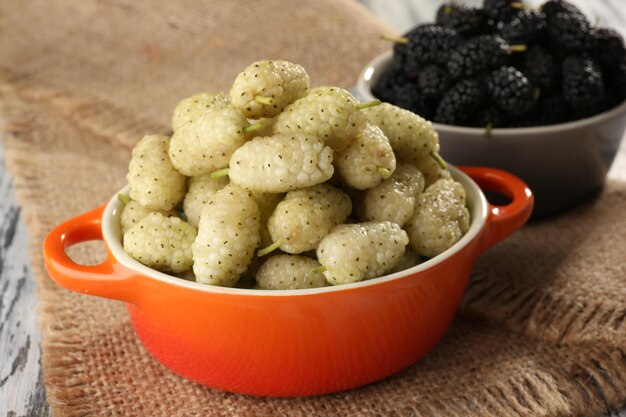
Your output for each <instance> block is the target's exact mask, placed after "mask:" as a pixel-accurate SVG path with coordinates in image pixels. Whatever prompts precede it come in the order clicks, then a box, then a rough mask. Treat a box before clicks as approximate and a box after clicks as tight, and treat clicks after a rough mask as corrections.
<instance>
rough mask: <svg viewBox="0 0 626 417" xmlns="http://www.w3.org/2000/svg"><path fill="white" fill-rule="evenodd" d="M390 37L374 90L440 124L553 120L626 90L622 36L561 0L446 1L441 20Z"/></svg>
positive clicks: (581, 113)
mask: <svg viewBox="0 0 626 417" xmlns="http://www.w3.org/2000/svg"><path fill="white" fill-rule="evenodd" d="M391 40H392V41H394V42H395V45H394V48H393V65H392V66H391V68H390V69H389V70H388V71H387V72H385V73H384V74H382V75H381V77H380V78H379V79H378V80H377V82H376V83H375V85H374V86H373V87H372V92H373V93H374V95H375V96H377V97H378V98H380V99H381V100H383V101H387V102H390V103H393V104H396V105H398V106H400V107H404V108H406V109H408V110H411V111H413V112H415V113H417V114H419V115H421V116H423V117H425V118H427V119H430V120H433V121H435V122H437V123H443V124H450V125H457V126H471V127H484V128H488V129H490V128H493V127H528V126H543V125H551V124H557V123H563V122H567V121H571V120H577V119H581V118H585V117H589V116H592V115H594V114H597V113H600V112H602V111H605V110H608V109H610V108H612V107H615V106H616V105H618V104H620V103H621V102H622V101H623V100H624V99H625V98H626V48H625V47H624V39H623V38H622V36H621V35H620V34H619V33H617V32H616V31H615V30H613V29H608V28H601V27H594V25H593V24H592V23H590V22H589V20H587V18H586V17H585V15H584V14H583V13H582V12H581V11H580V10H579V9H578V8H576V7H575V6H574V5H572V4H570V3H568V2H566V1H563V0H549V1H547V2H546V3H544V4H543V6H541V7H540V8H539V9H538V10H533V9H531V8H530V7H529V6H528V5H527V4H526V3H524V2H523V1H522V0H484V3H483V7H482V8H473V7H467V6H463V5H460V4H456V3H445V4H443V5H442V6H441V7H440V8H439V10H438V11H437V18H436V23H435V24H424V25H420V26H417V27H416V28H414V29H412V30H411V31H409V32H407V33H406V34H405V35H404V36H403V37H401V38H397V39H396V38H391Z"/></svg>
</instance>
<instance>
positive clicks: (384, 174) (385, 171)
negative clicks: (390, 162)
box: [378, 167, 391, 180]
mask: <svg viewBox="0 0 626 417" xmlns="http://www.w3.org/2000/svg"><path fill="white" fill-rule="evenodd" d="M378 173H379V174H380V176H381V177H383V179H384V180H386V179H387V178H389V177H391V171H389V170H388V169H387V168H384V167H378Z"/></svg>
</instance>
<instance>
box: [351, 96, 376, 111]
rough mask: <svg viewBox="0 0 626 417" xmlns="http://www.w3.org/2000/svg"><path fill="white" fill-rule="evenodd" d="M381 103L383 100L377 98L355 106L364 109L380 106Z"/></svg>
mask: <svg viewBox="0 0 626 417" xmlns="http://www.w3.org/2000/svg"><path fill="white" fill-rule="evenodd" d="M380 104H382V101H380V100H379V99H376V100H372V101H366V102H365V103H359V104H357V105H356V106H354V107H356V109H357V110H363V109H368V108H370V107H374V106H379V105H380Z"/></svg>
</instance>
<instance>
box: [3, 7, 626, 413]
mask: <svg viewBox="0 0 626 417" xmlns="http://www.w3.org/2000/svg"><path fill="white" fill-rule="evenodd" d="M381 31H390V30H389V28H387V27H385V26H384V25H383V24H381V23H380V22H379V21H377V20H376V19H375V18H374V17H372V16H371V15H370V14H369V13H368V12H367V11H366V10H364V9H363V8H362V7H361V6H359V5H358V4H356V3H353V2H350V1H342V2H337V1H333V0H318V1H316V2H284V3H283V2H280V1H278V0H270V1H257V2H245V1H243V0H239V1H231V2H227V1H217V0H216V1H202V0H184V1H176V2H173V1H172V2H168V1H162V2H158V3H156V2H150V1H148V0H102V1H93V0H82V1H71V0H56V1H54V2H50V1H47V0H3V1H2V2H0V97H1V99H2V116H3V117H2V119H3V122H4V123H3V127H4V131H5V135H4V136H5V142H4V146H5V147H6V155H7V163H8V165H9V168H10V170H11V172H12V174H13V178H14V183H15V186H16V188H17V191H18V197H19V200H20V203H21V204H22V205H23V206H24V211H25V213H26V214H27V221H28V226H29V231H30V235H31V241H32V248H31V249H32V250H31V256H32V261H33V265H34V271H35V276H36V279H37V284H38V293H39V318H40V325H41V330H42V354H43V359H42V362H43V363H42V364H43V372H44V384H45V386H46V390H47V395H48V401H49V403H50V406H51V409H52V411H53V413H54V414H55V415H63V416H79V415H89V414H99V415H145V416H158V415H163V416H173V415H228V416H230V415H245V416H248V415H250V416H256V415H288V416H296V415H302V416H309V415H314V416H329V415H342V416H344V415H371V416H381V415H397V416H405V415H419V416H441V415H445V416H509V415H515V416H517V415H520V416H526V415H532V416H565V415H586V416H591V415H596V414H598V413H601V412H607V411H609V410H611V409H614V408H616V407H619V406H622V405H624V403H625V401H626V353H625V352H624V348H625V345H626V320H625V318H626V274H625V272H626V267H625V264H626V212H625V210H624V209H623V207H624V204H625V203H626V185H624V184H620V183H610V184H608V186H607V187H606V189H605V191H604V192H603V193H602V194H601V195H600V196H599V198H598V199H596V200H595V201H592V202H590V203H588V204H586V205H584V206H582V207H580V208H579V209H577V210H575V211H573V212H571V213H568V214H566V215H563V216H561V217H560V218H557V219H551V220H549V221H545V222H542V223H536V224H533V225H531V226H530V227H528V228H526V229H525V230H524V231H522V232H520V233H518V234H517V235H515V236H514V237H512V238H510V239H509V240H507V241H506V242H503V243H502V244H500V245H498V246H496V247H494V248H492V250H490V251H489V252H488V253H486V254H485V255H484V256H483V257H482V258H481V259H480V261H479V262H478V265H477V267H476V269H475V273H474V276H473V279H472V282H471V284H470V286H469V289H468V291H467V296H466V297H465V300H464V304H463V308H462V311H461V313H460V315H459V318H458V319H457V320H456V322H455V323H454V325H453V327H452V329H451V330H450V332H449V333H448V335H447V336H446V338H445V339H444V341H443V342H442V343H441V344H440V345H439V346H438V347H437V348H436V349H435V350H434V351H433V352H432V353H431V354H429V355H428V356H427V357H426V358H425V359H424V360H423V361H421V362H420V363H418V364H416V365H414V366H412V367H410V368H408V369H407V370H405V371H403V372H401V373H399V374H398V375H395V376H392V377H390V378H388V379H387V380H384V381H381V382H378V383H375V384H371V385H369V386H366V387H363V388H360V389H355V390H351V391H348V392H343V393H339V394H335V395H327V396H323V397H314V398H297V399H269V398H254V397H247V396H241V395H235V394H229V393H224V392H219V391H216V390H212V389H209V388H205V387H202V386H199V385H197V384H194V383H192V382H189V381H187V380H184V379H182V378H180V377H178V376H176V375H174V374H172V373H171V372H169V371H168V370H167V369H165V368H163V367H162V366H161V365H160V364H158V363H157V362H156V361H155V360H154V359H153V358H152V357H151V356H150V355H149V354H148V353H147V352H146V351H145V350H144V349H143V347H142V346H141V345H140V343H139V342H138V340H137V339H136V337H135V336H134V334H133V331H132V328H131V326H130V323H129V319H128V317H127V315H126V312H125V309H124V306H123V305H122V304H121V303H119V302H114V301H109V300H102V299H97V298H94V297H88V296H84V295H80V294H75V293H72V292H69V291H66V290H64V289H62V288H59V287H58V286H56V285H55V284H54V283H53V282H52V281H51V280H50V279H49V278H48V276H47V274H46V272H45V270H44V269H43V265H42V257H41V250H40V247H41V241H42V239H43V237H44V235H45V234H46V233H47V232H48V231H49V230H50V229H51V228H52V227H53V226H54V225H56V224H57V223H59V222H61V221H62V220H65V219H67V218H69V217H72V216H74V215H76V214H78V213H81V212H83V211H86V210H89V209H91V208H93V207H95V206H96V205H99V204H100V203H102V202H103V201H105V200H106V199H107V198H108V197H109V196H110V195H111V194H112V193H113V192H115V191H116V190H117V189H118V188H119V187H121V186H122V185H123V184H124V181H125V180H124V176H125V171H126V168H127V163H128V159H129V148H130V147H131V146H132V145H133V144H134V143H135V142H136V141H137V140H138V139H139V138H140V137H141V136H142V135H143V134H144V133H148V132H166V131H168V130H169V129H168V122H169V117H170V114H171V111H172V109H173V106H174V105H175V103H176V102H177V100H179V99H180V98H181V97H184V96H186V95H188V94H190V93H193V92H196V91H202V90H216V89H226V88H227V87H228V85H229V83H230V82H231V80H232V79H233V78H234V76H235V75H236V73H237V72H238V71H239V70H240V69H242V68H243V67H244V66H245V65H247V64H248V63H250V62H252V61H254V60H257V59H260V58H284V59H288V60H293V61H295V62H299V63H302V64H303V65H304V66H305V67H306V68H307V70H308V71H309V73H310V75H311V78H312V79H313V80H314V82H315V83H316V84H337V85H341V86H344V87H350V86H351V85H352V84H353V82H354V80H355V77H356V76H357V74H358V72H359V70H360V68H361V67H362V66H363V64H365V63H366V62H367V61H368V60H369V59H370V58H371V57H373V56H374V55H376V54H377V53H378V52H380V51H382V50H384V49H385V48H387V47H388V45H386V44H384V43H383V42H381V41H378V40H377V34H378V33H379V32H381ZM96 252H97V251H93V250H90V249H84V248H83V249H82V250H78V251H75V253H74V256H76V257H78V258H79V259H81V260H82V261H85V262H94V261H95V260H96V257H97V255H96ZM320 366H323V364H320ZM277 377H279V376H277Z"/></svg>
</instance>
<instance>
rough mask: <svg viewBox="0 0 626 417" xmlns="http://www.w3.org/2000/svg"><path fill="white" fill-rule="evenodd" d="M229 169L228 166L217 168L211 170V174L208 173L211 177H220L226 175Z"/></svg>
mask: <svg viewBox="0 0 626 417" xmlns="http://www.w3.org/2000/svg"><path fill="white" fill-rule="evenodd" d="M229 170H230V168H222V169H218V170H217V171H213V172H211V174H210V175H209V176H210V177H211V178H220V177H226V176H228V171H229Z"/></svg>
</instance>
